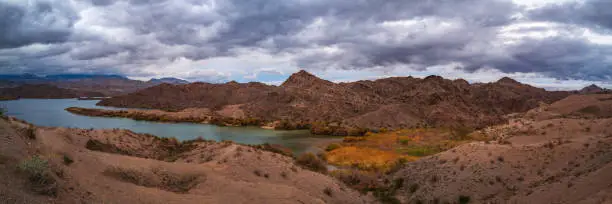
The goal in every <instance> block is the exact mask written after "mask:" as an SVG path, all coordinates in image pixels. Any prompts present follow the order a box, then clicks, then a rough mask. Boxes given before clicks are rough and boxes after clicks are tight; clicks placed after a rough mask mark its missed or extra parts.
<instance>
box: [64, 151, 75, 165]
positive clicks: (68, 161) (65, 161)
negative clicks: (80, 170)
mask: <svg viewBox="0 0 612 204" xmlns="http://www.w3.org/2000/svg"><path fill="white" fill-rule="evenodd" d="M63 159H64V164H65V165H66V166H68V165H70V164H72V163H73V162H74V160H72V158H70V157H69V156H68V155H65V154H64V156H63Z"/></svg>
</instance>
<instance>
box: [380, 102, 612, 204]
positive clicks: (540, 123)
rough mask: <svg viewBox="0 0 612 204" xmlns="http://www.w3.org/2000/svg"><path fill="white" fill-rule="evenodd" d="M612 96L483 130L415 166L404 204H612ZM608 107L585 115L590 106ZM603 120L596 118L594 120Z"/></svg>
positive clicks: (402, 193) (404, 176)
mask: <svg viewBox="0 0 612 204" xmlns="http://www.w3.org/2000/svg"><path fill="white" fill-rule="evenodd" d="M611 97H612V95H577V96H571V97H569V98H567V99H564V100H561V101H558V102H556V103H553V104H551V105H543V106H542V107H540V108H538V109H535V110H532V111H530V112H529V113H527V114H525V117H523V116H521V115H519V116H515V117H516V118H514V119H512V120H511V121H510V122H509V123H508V124H506V125H500V126H495V127H491V128H487V129H485V130H483V131H482V132H481V133H482V134H487V135H489V136H491V137H493V138H497V141H493V142H490V143H485V142H479V143H471V144H466V145H462V146H459V147H457V148H455V149H452V150H449V151H446V152H443V153H440V154H437V155H434V156H430V157H428V158H424V159H422V160H419V161H417V162H413V163H409V164H407V165H406V166H405V167H403V168H402V169H401V170H400V171H398V172H396V173H395V174H393V175H392V176H391V177H390V178H389V179H390V180H402V181H403V185H402V186H401V187H398V188H397V190H395V192H394V193H395V195H396V197H397V198H398V199H399V200H401V201H402V202H403V203H413V202H424V203H427V202H434V203H436V202H438V203H445V202H449V203H461V202H466V201H468V200H469V201H470V203H612V129H610V127H611V126H612V118H611V117H610V116H609V115H608V113H607V112H605V111H608V110H607V109H605V110H604V109H603V107H611V106H612V100H603V99H608V98H611ZM591 106H596V107H602V109H600V110H601V111H602V112H600V111H599V110H598V111H596V112H581V111H580V110H582V109H583V107H591ZM594 114H595V115H597V116H598V117H593V115H594Z"/></svg>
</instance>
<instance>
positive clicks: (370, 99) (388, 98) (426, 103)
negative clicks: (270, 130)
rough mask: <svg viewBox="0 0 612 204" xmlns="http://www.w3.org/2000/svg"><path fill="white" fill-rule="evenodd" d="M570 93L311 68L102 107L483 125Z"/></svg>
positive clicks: (151, 93)
mask: <svg viewBox="0 0 612 204" xmlns="http://www.w3.org/2000/svg"><path fill="white" fill-rule="evenodd" d="M569 94H570V93H569V92H549V91H546V90H544V89H540V88H535V87H532V86H529V85H526V84H521V83H519V82H517V81H515V80H513V79H510V78H503V79H501V80H499V81H497V82H494V83H486V84H469V83H467V82H466V81H465V80H454V81H453V80H447V79H444V78H442V77H439V76H429V77H426V78H425V79H418V78H412V77H392V78H386V79H379V80H375V81H357V82H351V83H332V82H330V81H327V80H323V79H320V78H318V77H316V76H314V75H312V74H310V73H308V72H306V71H300V72H298V73H295V74H293V75H292V76H290V77H289V78H288V79H287V81H285V82H284V83H283V84H282V85H281V86H270V85H265V84H261V83H246V84H240V83H235V82H230V83H225V84H209V83H192V84H186V85H167V84H162V85H159V86H155V87H151V88H148V89H145V90H142V91H138V92H135V93H131V94H127V95H123V96H118V97H114V98H110V99H105V100H103V101H101V102H100V103H99V105H105V106H118V107H132V108H154V109H169V110H181V109H185V108H210V109H212V110H220V109H222V108H223V107H224V106H228V105H239V107H240V109H241V110H242V111H244V113H245V114H246V116H247V117H255V118H260V119H263V120H270V121H273V120H289V121H300V122H306V123H314V122H324V123H337V124H341V125H343V126H355V127H365V128H382V127H388V128H401V127H414V126H420V125H433V126H469V127H484V126H487V125H490V124H497V123H500V122H503V121H504V120H503V118H502V116H503V115H505V114H509V113H513V112H524V111H527V110H529V109H532V108H535V107H537V106H538V104H539V103H540V102H545V103H551V102H554V101H557V100H560V99H562V98H564V97H566V96H568V95H569Z"/></svg>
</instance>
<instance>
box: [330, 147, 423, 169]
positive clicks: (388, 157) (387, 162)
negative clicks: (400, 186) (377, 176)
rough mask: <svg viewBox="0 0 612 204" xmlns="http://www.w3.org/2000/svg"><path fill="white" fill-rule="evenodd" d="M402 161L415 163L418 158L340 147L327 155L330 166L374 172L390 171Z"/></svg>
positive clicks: (373, 150) (390, 152) (366, 149)
mask: <svg viewBox="0 0 612 204" xmlns="http://www.w3.org/2000/svg"><path fill="white" fill-rule="evenodd" d="M400 159H406V160H407V161H414V160H416V159H417V158H416V157H412V156H407V155H401V154H398V153H396V152H393V151H383V150H378V149H373V148H368V147H356V146H350V147H340V148H338V149H335V150H333V151H330V152H328V153H327V161H328V162H329V163H330V164H334V165H338V166H350V167H357V168H358V169H362V170H372V171H387V170H390V169H391V168H392V167H394V166H395V165H396V163H397V161H398V160H400Z"/></svg>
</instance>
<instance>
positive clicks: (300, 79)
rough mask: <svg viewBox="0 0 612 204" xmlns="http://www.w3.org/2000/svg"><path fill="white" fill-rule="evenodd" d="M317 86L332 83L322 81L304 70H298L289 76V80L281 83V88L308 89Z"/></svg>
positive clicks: (330, 83)
mask: <svg viewBox="0 0 612 204" xmlns="http://www.w3.org/2000/svg"><path fill="white" fill-rule="evenodd" d="M317 85H333V83H332V82H330V81H327V80H323V79H321V78H319V77H317V76H315V75H313V74H311V73H308V72H307V71H305V70H300V71H299V72H296V73H294V74H292V75H291V76H289V78H288V79H287V80H286V81H285V82H283V84H282V85H281V86H282V87H298V88H308V87H312V86H317Z"/></svg>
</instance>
